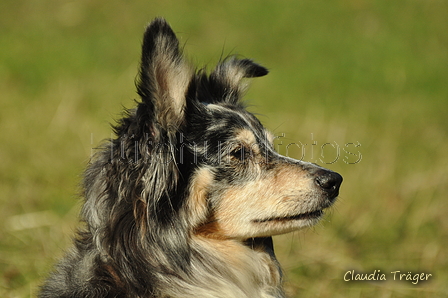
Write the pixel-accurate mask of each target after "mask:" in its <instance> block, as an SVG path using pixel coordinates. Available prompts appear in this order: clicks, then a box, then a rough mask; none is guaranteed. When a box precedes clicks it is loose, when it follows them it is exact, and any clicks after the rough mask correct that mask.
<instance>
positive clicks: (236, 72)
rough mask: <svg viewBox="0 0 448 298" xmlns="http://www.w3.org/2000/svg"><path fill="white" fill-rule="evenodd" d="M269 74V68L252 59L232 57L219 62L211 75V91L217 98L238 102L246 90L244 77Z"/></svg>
mask: <svg viewBox="0 0 448 298" xmlns="http://www.w3.org/2000/svg"><path fill="white" fill-rule="evenodd" d="M267 74H268V70H267V69H266V68H265V67H263V66H261V65H259V64H257V63H255V62H253V61H252V60H250V59H237V58H236V57H233V56H232V57H230V58H227V59H225V60H224V61H223V62H221V63H219V64H218V65H217V66H216V68H215V69H214V70H213V72H212V73H211V74H210V76H209V92H211V93H212V95H213V97H214V99H215V100H218V101H224V102H228V103H233V104H235V103H237V102H238V100H239V99H240V98H241V96H242V93H243V92H244V90H245V87H246V85H244V84H242V79H243V78H255V77H261V76H265V75H267Z"/></svg>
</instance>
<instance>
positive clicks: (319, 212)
mask: <svg viewBox="0 0 448 298" xmlns="http://www.w3.org/2000/svg"><path fill="white" fill-rule="evenodd" d="M323 214H324V211H323V210H322V209H320V210H315V211H311V212H305V213H300V214H297V215H292V216H285V217H270V218H265V219H255V220H253V222H255V223H264V222H274V221H276V222H282V221H291V220H311V219H317V218H319V217H321V216H322V215H323Z"/></svg>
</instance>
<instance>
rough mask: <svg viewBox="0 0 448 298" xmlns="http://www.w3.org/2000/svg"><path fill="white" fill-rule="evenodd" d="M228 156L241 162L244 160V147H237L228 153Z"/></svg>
mask: <svg viewBox="0 0 448 298" xmlns="http://www.w3.org/2000/svg"><path fill="white" fill-rule="evenodd" d="M230 155H231V156H232V157H233V158H235V159H239V160H243V159H244V147H242V146H241V147H237V148H235V149H233V150H232V151H231V152H230Z"/></svg>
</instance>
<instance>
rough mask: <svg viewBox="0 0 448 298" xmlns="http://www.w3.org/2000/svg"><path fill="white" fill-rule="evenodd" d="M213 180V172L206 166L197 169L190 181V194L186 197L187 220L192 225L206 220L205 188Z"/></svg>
mask: <svg viewBox="0 0 448 298" xmlns="http://www.w3.org/2000/svg"><path fill="white" fill-rule="evenodd" d="M212 181H213V174H212V173H211V172H210V170H209V169H208V168H202V169H200V170H199V171H197V172H196V173H195V174H194V175H193V178H192V181H191V183H190V196H189V198H188V203H187V204H188V207H187V210H188V220H190V221H191V223H192V226H197V225H198V224H200V223H201V222H203V221H205V220H206V216H207V211H208V210H207V189H208V186H209V185H210V184H211V183H212Z"/></svg>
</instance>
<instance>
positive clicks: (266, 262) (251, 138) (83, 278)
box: [40, 18, 342, 298]
mask: <svg viewBox="0 0 448 298" xmlns="http://www.w3.org/2000/svg"><path fill="white" fill-rule="evenodd" d="M267 73H268V71H267V69H266V68H264V67H263V66H260V65H259V64H257V63H255V62H253V61H252V60H249V59H241V58H239V57H235V56H231V57H228V58H226V59H223V60H222V61H220V62H219V63H218V65H217V66H216V67H215V68H214V70H212V71H211V72H210V73H208V72H207V71H206V70H204V69H201V70H197V69H195V68H193V67H192V66H191V65H190V64H189V63H188V61H186V59H185V58H184V57H183V55H182V49H181V48H180V47H179V41H178V39H177V38H176V35H175V34H174V32H173V30H172V29H171V27H170V26H169V25H168V24H167V22H166V21H165V20H164V19H161V18H158V19H155V20H154V21H153V22H151V24H150V25H149V26H148V27H147V29H146V32H145V34H144V37H143V46H142V57H141V66H140V69H139V74H138V78H137V80H136V85H137V92H138V95H139V97H140V99H141V100H139V101H138V102H137V104H136V108H135V109H131V110H128V111H126V112H125V114H124V116H123V118H122V119H121V120H119V121H118V123H117V124H116V125H115V126H114V131H115V134H116V137H115V138H113V139H111V140H110V141H108V142H107V143H106V144H105V145H104V146H103V148H102V150H100V151H98V152H97V154H96V155H95V156H94V157H93V158H92V161H91V162H90V164H89V166H88V167H87V170H86V171H85V175H84V179H83V198H84V204H83V207H82V210H81V221H82V222H83V224H82V226H81V227H80V228H79V230H78V232H77V234H76V237H75V240H74V246H73V248H72V249H71V250H69V251H68V252H67V254H66V256H65V257H64V258H63V259H62V261H61V262H60V263H59V264H58V265H57V267H56V269H55V272H54V273H53V274H52V275H51V276H50V277H49V278H48V280H47V281H46V282H45V284H44V285H43V286H42V288H41V291H40V297H42V298H44V297H45V298H46V297H65V298H69V297H73V298H75V297H76V298H81V297H92V298H93V297H109V298H118V297H123V298H124V297H126V298H137V297H141V298H149V297H158V298H162V297H163V298H168V297H172V298H174V297H176V298H188V297H190V298H205V297H208V298H212V297H213V298H216V297H221V298H231V297H234V298H244V297H250V298H268V297H271V298H272V297H276V298H279V297H285V294H284V291H283V290H282V273H281V269H280V266H279V263H278V262H277V260H276V258H275V255H274V250H273V244H272V238H271V237H272V236H273V235H279V234H283V233H288V232H292V231H296V230H299V229H301V228H304V227H309V226H312V225H314V224H316V223H317V222H318V221H319V219H320V218H321V217H322V215H323V214H324V209H326V208H328V207H330V206H331V205H332V204H333V203H334V201H335V199H336V197H337V196H338V193H339V187H340V185H341V182H342V177H341V176H340V175H339V174H337V173H335V172H332V171H330V170H327V169H324V168H322V167H319V166H317V165H315V164H312V163H308V162H304V161H300V160H295V159H292V158H289V157H285V156H282V155H279V154H278V153H277V152H276V151H275V150H274V146H273V139H274V138H273V135H272V134H271V133H270V132H269V131H267V130H266V129H265V128H264V127H263V125H262V124H261V123H260V121H259V120H258V119H257V118H256V117H255V116H254V115H253V114H251V113H249V112H248V111H247V110H246V109H245V106H244V103H243V102H242V99H241V97H242V95H243V92H244V89H245V84H244V79H245V78H254V77H261V76H264V75H266V74H267Z"/></svg>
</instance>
